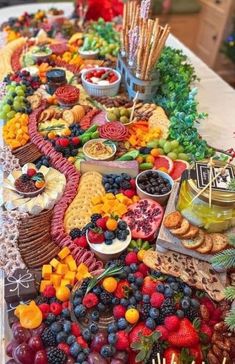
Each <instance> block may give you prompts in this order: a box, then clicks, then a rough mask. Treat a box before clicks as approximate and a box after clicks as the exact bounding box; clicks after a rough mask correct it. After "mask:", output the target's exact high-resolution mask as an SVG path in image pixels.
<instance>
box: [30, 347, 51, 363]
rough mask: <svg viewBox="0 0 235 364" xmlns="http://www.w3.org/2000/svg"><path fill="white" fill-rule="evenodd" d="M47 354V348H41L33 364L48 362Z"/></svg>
mask: <svg viewBox="0 0 235 364" xmlns="http://www.w3.org/2000/svg"><path fill="white" fill-rule="evenodd" d="M47 363H48V361H47V354H46V352H45V350H39V351H38V352H37V353H36V355H35V358H34V363H33V364H47Z"/></svg>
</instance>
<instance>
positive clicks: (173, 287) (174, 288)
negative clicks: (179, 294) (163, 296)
mask: <svg viewBox="0 0 235 364" xmlns="http://www.w3.org/2000/svg"><path fill="white" fill-rule="evenodd" d="M170 287H171V288H172V289H173V291H178V290H179V285H178V283H176V282H172V283H170Z"/></svg>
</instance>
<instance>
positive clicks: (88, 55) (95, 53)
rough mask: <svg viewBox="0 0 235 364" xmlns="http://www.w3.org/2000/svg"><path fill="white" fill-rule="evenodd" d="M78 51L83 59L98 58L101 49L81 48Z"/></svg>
mask: <svg viewBox="0 0 235 364" xmlns="http://www.w3.org/2000/svg"><path fill="white" fill-rule="evenodd" d="M78 53H79V55H80V56H81V57H82V58H83V59H96V58H97V56H98V54H99V50H98V49H96V50H95V51H92V50H91V51H82V50H81V48H80V49H79V50H78Z"/></svg>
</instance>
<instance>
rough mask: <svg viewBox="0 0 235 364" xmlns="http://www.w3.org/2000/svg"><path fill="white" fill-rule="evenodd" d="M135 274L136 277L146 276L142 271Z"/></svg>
mask: <svg viewBox="0 0 235 364" xmlns="http://www.w3.org/2000/svg"><path fill="white" fill-rule="evenodd" d="M134 276H135V278H144V275H143V273H141V272H135V273H134Z"/></svg>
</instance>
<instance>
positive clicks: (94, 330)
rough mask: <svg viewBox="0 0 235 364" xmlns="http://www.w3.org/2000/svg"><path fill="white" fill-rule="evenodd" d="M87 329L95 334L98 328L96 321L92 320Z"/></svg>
mask: <svg viewBox="0 0 235 364" xmlns="http://www.w3.org/2000/svg"><path fill="white" fill-rule="evenodd" d="M89 330H90V331H91V333H92V334H96V333H97V332H98V330H99V328H98V326H97V324H96V323H94V322H92V323H91V324H90V326H89Z"/></svg>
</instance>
